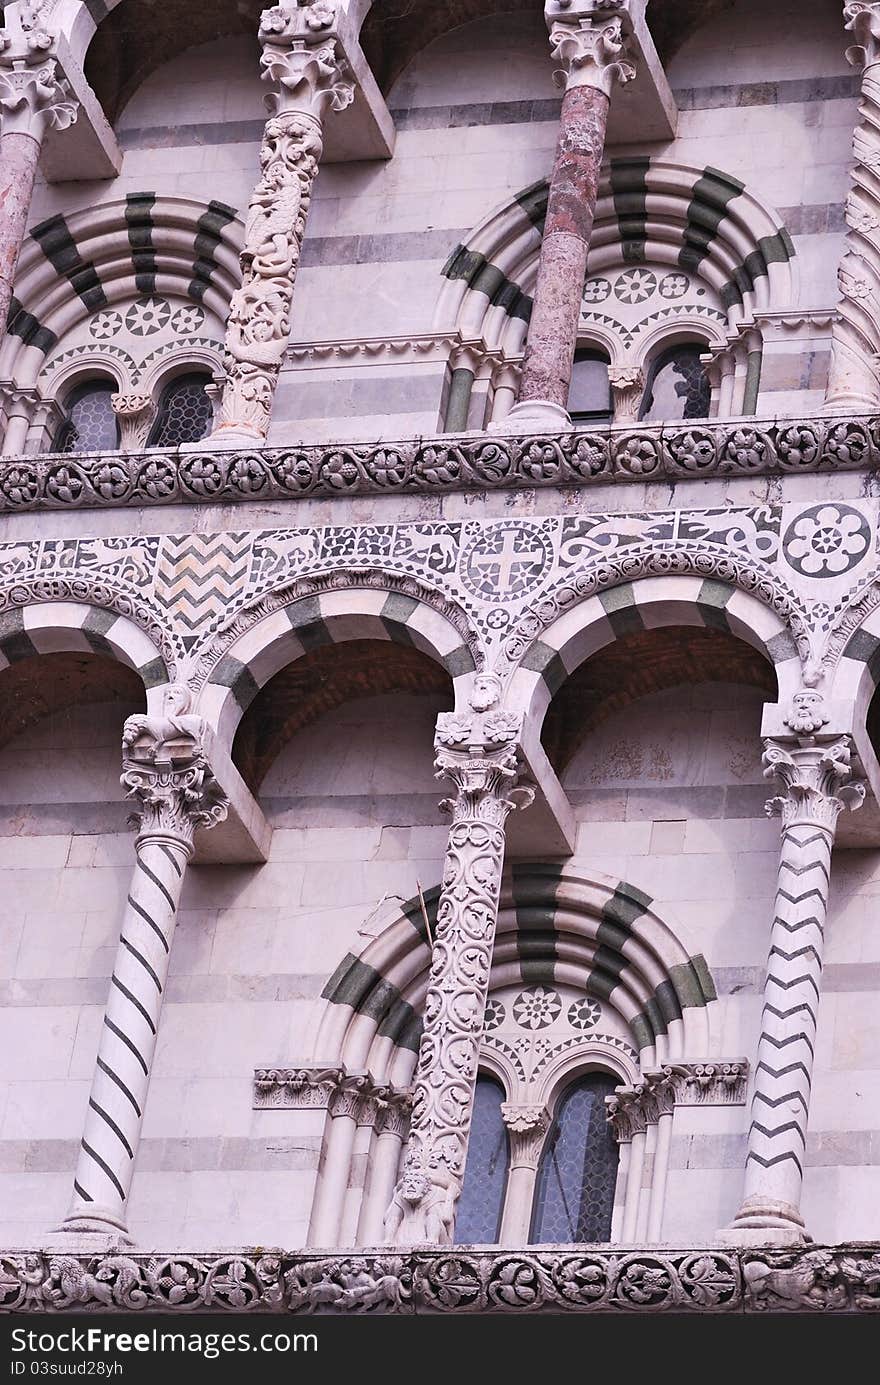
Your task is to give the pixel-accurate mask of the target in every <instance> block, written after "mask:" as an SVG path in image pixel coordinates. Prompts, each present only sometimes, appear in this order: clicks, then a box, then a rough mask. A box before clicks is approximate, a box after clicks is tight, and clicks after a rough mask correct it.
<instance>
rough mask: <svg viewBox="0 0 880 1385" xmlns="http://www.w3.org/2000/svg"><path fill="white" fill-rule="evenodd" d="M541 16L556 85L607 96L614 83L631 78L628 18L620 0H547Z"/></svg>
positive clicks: (634, 68)
mask: <svg viewBox="0 0 880 1385" xmlns="http://www.w3.org/2000/svg"><path fill="white" fill-rule="evenodd" d="M544 13H545V18H546V20H547V24H548V27H549V29H550V53H551V56H552V57H553V60H554V61H555V62H558V63H559V69H558V70H557V71H556V73H555V74H554V76H555V80H556V81H557V83H558V85H560V86H562V87H565V88H566V89H568V88H571V87H576V86H588V87H594V88H595V89H596V90H597V91H602V92H604V93H605V95H606V96H608V97H609V98H610V96H611V93H612V91H613V89H614V87H615V86H616V85H618V84H619V85H621V86H623V85H624V84H625V83H626V82H631V81H632V80H633V78H634V77H635V75H636V67H635V63H634V62H633V61H632V57H631V54H630V51H629V47H628V42H627V40H628V36H629V33H630V32H631V21H630V17H629V14H628V12H627V6H626V4H625V2H624V0H606V2H605V3H602V2H601V0H573V3H572V0H569V3H568V4H565V3H564V0H549V3H548V4H547V5H546V8H545V11H544Z"/></svg>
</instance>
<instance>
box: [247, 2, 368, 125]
mask: <svg viewBox="0 0 880 1385" xmlns="http://www.w3.org/2000/svg"><path fill="white" fill-rule="evenodd" d="M336 20H337V14H336V6H335V5H334V4H332V3H331V0H313V3H312V4H306V5H297V4H295V3H293V0H290V2H289V3H285V4H281V5H274V6H273V7H272V9H269V10H264V11H263V16H262V19H261V21H260V39H261V41H262V43H263V56H262V59H261V66H262V69H263V78H264V80H266V81H269V82H273V83H274V84H275V85H276V88H277V90H276V91H275V92H273V93H272V94H271V95H270V96H269V97H267V102H268V103H269V106H270V109H272V110H274V111H276V112H281V111H293V110H296V111H302V112H303V113H304V114H307V115H311V116H312V117H313V118H314V119H315V120H320V119H321V117H322V115H323V114H324V112H325V111H327V110H334V111H341V110H344V109H345V107H346V106H350V105H351V103H352V101H353V100H354V84H353V82H352V80H351V73H350V71H349V68H348V64H347V62H346V61H345V58H344V56H343V54H342V52H341V50H340V47H339V40H338V32H337V23H336Z"/></svg>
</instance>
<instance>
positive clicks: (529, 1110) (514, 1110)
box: [501, 1101, 550, 1169]
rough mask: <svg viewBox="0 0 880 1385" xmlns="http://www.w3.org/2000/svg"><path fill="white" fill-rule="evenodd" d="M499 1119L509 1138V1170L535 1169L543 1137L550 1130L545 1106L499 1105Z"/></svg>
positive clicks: (510, 1103) (505, 1103)
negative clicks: (502, 1122)
mask: <svg viewBox="0 0 880 1385" xmlns="http://www.w3.org/2000/svg"><path fill="white" fill-rule="evenodd" d="M501 1119H502V1120H503V1121H504V1124H505V1125H506V1126H507V1133H508V1136H509V1138H510V1166H511V1168H529V1169H536V1168H537V1167H538V1160H539V1159H540V1157H541V1149H542V1147H543V1144H544V1136H545V1135H546V1134H547V1131H548V1129H549V1128H550V1112H549V1111H548V1110H547V1107H546V1106H520V1105H517V1104H516V1103H515V1102H511V1101H504V1102H502V1104H501Z"/></svg>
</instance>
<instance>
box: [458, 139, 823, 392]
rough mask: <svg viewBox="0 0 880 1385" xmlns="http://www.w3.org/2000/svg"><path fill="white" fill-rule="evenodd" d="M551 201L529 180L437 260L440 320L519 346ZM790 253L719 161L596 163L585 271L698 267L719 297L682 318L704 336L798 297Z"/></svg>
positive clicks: (493, 342)
mask: <svg viewBox="0 0 880 1385" xmlns="http://www.w3.org/2000/svg"><path fill="white" fill-rule="evenodd" d="M546 211H547V184H546V183H545V182H541V183H536V184H534V185H533V186H532V187H529V188H525V189H524V190H523V191H522V192H520V193H518V194H517V196H516V197H515V198H514V199H513V201H511V202H508V203H505V204H504V205H503V206H502V207H500V208H499V209H497V210H496V211H495V212H493V213H492V214H491V215H490V216H489V217H487V219H486V220H485V221H483V222H482V223H481V224H480V225H479V226H478V227H476V229H475V230H474V231H473V233H472V234H471V235H470V236H469V237H468V240H467V243H466V244H464V245H457V246H456V247H455V249H454V250H453V251H452V253H451V255H450V257H449V259H448V260H447V262H446V264H445V265H444V267H443V270H442V274H443V276H444V280H445V283H444V286H443V289H442V290H441V293H440V297H439V300H438V304H437V310H436V314H435V326H436V327H438V328H441V329H443V330H449V329H451V328H453V327H458V328H459V329H460V330H461V333H462V336H463V337H464V338H466V339H469V338H473V337H482V338H483V339H484V340H485V341H486V342H487V344H488V345H489V346H490V347H491V348H493V349H503V350H505V351H506V352H507V353H508V354H509V355H515V354H517V353H518V352H519V351H521V350H522V348H523V344H524V341H525V334H526V326H527V324H528V320H529V315H530V313H531V304H532V300H531V294H532V291H533V289H534V283H535V277H536V274H537V268H538V254H539V250H540V246H541V236H542V234H543V228H544V217H545V215H546ZM794 256H795V249H794V245H793V243H792V240H791V237H790V236H789V234H788V232H787V230H786V229H785V226H784V225H783V223H782V221H781V219H780V217H779V216H778V214H777V213H776V212H774V211H773V210H772V208H770V207H768V206H766V205H765V204H764V203H762V202H761V201H759V200H758V198H756V197H755V196H754V195H753V194H752V193H751V192H750V191H749V190H748V189H747V188H746V186H745V185H744V184H743V183H741V182H740V181H739V180H738V179H736V178H734V177H732V176H731V175H730V174H728V173H724V172H723V171H722V170H720V169H716V168H693V167H689V166H687V165H684V164H678V163H671V162H667V161H665V160H662V159H652V158H624V159H612V160H611V161H610V163H609V164H607V165H606V166H605V168H604V170H603V174H602V179H601V182H600V185H599V199H598V202H597V206H596V217H595V222H594V226H593V233H592V237H591V241H590V256H589V261H588V265H587V274H588V276H591V275H595V274H602V273H605V272H607V271H609V270H612V269H614V268H615V267H616V268H619V269H625V268H626V267H627V266H635V265H640V264H643V263H644V262H646V261H650V262H651V263H653V264H658V263H659V264H661V265H668V266H669V268H670V269H671V270H674V269H682V270H684V271H686V272H688V273H691V274H694V275H695V276H697V277H698V278H700V279H701V280H703V281H704V283H705V284H707V285H708V286H709V287H710V288H711V289H712V291H713V298H714V300H715V301H716V303H717V304H718V305H719V307H718V308H717V309H712V310H710V309H709V308H701V307H700V306H699V305H692V308H691V310H690V312H689V313H688V314H687V315H686V316H687V325H689V326H693V325H694V323H695V322H697V321H699V322H700V323H701V324H702V325H703V326H704V328H705V330H706V332H707V334H708V336H709V338H710V340H717V341H718V342H719V343H720V342H722V341H723V340H724V333H725V330H726V329H735V328H736V327H737V326H738V324H739V323H741V322H742V321H743V319H744V318H746V317H748V316H749V315H750V314H752V313H754V312H755V311H756V310H763V311H766V310H768V309H778V308H783V307H786V306H789V305H790V304H791V303H793V302H794V301H795V300H796V294H797V283H796V274H795V266H794V263H793V261H794ZM668 311H669V315H670V321H671V322H679V321H680V317H679V315H678V311H677V309H676V308H675V306H674V305H671V306H670V308H669V310H668ZM592 316H593V317H594V318H595V324H593V325H595V328H596V334H597V336H598V337H599V338H600V339H602V340H603V344H605V345H606V346H607V347H608V349H609V351H610V353H611V357H612V364H613V365H614V364H620V363H621V360H620V357H621V355H622V352H621V344H620V342H619V340H617V339H616V335H615V334H614V333H604V332H603V327H602V322H603V318H604V315H603V314H602V313H601V312H600V311H597V312H596V313H594V314H593V315H592ZM587 321H589V319H586V320H585V323H586V322H587ZM609 321H610V319H609ZM606 336H607V341H605V337H606ZM615 348H616V350H615ZM615 356H617V357H618V359H615Z"/></svg>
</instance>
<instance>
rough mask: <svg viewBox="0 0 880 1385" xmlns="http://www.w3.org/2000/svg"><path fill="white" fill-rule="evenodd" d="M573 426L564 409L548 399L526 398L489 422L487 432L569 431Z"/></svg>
mask: <svg viewBox="0 0 880 1385" xmlns="http://www.w3.org/2000/svg"><path fill="white" fill-rule="evenodd" d="M573 427H574V425H573V423H572V421H571V417H570V415H569V413H568V411H567V410H566V409H563V408H562V407H561V406H560V405H559V404H551V402H550V400H549V399H526V400H523V402H522V403H521V404H514V406H513V408H512V409H511V411H510V413H509V414H507V415H506V416H505V417H504V418H502V419H499V421H498V422H497V423H490V424H489V426H488V428H487V430H486V431H487V432H489V433H570V432H571V430H572V428H573Z"/></svg>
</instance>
